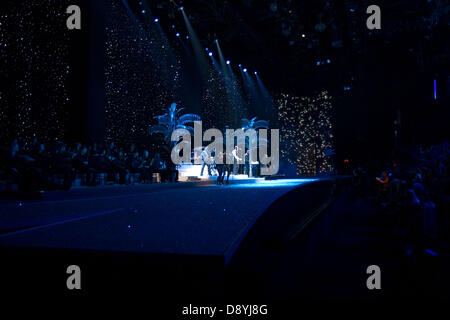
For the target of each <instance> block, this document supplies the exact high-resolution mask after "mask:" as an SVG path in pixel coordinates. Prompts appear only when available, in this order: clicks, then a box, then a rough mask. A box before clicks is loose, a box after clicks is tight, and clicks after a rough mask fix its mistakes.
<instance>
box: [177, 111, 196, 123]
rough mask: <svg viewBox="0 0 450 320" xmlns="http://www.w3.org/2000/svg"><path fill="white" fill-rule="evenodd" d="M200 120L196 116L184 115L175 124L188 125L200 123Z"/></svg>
mask: <svg viewBox="0 0 450 320" xmlns="http://www.w3.org/2000/svg"><path fill="white" fill-rule="evenodd" d="M201 119H202V118H201V117H200V116H198V115H196V114H192V113H188V114H184V115H182V116H181V117H179V118H178V121H177V123H178V124H180V125H184V124H186V123H190V122H194V121H201Z"/></svg>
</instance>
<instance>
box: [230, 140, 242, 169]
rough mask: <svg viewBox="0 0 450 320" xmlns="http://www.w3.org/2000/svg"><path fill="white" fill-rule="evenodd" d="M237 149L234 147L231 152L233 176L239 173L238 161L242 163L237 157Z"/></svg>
mask: <svg viewBox="0 0 450 320" xmlns="http://www.w3.org/2000/svg"><path fill="white" fill-rule="evenodd" d="M238 152H239V147H238V146H235V147H234V149H233V151H231V156H232V157H233V175H237V174H238V172H239V166H240V165H239V161H242V159H241V158H239V156H238Z"/></svg>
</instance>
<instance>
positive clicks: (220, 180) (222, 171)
mask: <svg viewBox="0 0 450 320" xmlns="http://www.w3.org/2000/svg"><path fill="white" fill-rule="evenodd" d="M220 156H221V157H222V163H216V170H217V173H218V176H217V184H218V185H223V179H224V177H225V153H223V152H222V153H221V154H220Z"/></svg>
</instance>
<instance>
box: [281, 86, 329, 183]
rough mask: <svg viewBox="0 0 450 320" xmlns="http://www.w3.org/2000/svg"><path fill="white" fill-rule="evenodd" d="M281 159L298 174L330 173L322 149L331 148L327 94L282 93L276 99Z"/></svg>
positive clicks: (324, 150) (327, 161) (327, 159)
mask: <svg viewBox="0 0 450 320" xmlns="http://www.w3.org/2000/svg"><path fill="white" fill-rule="evenodd" d="M278 106H279V122H280V132H281V137H280V140H281V156H282V158H283V159H285V160H286V161H287V162H288V163H291V164H295V165H296V167H297V173H298V174H306V175H309V174H311V175H312V174H319V173H326V172H330V171H333V169H334V168H333V161H332V159H331V158H330V157H329V156H327V155H326V150H330V149H332V148H333V139H334V137H333V125H332V98H331V96H330V95H329V94H328V92H327V91H322V92H320V93H319V94H317V95H316V96H313V97H297V96H293V95H289V94H282V95H281V97H280V98H279V99H278Z"/></svg>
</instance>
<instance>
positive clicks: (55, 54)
mask: <svg viewBox="0 0 450 320" xmlns="http://www.w3.org/2000/svg"><path fill="white" fill-rule="evenodd" d="M68 4H69V3H68V1H52V0H42V1H32V0H28V1H16V2H13V1H5V3H2V9H4V10H2V12H1V13H0V74H1V75H2V78H3V83H2V86H1V87H0V106H1V107H0V122H1V123H2V124H3V125H2V130H1V131H0V141H1V143H10V141H11V140H12V139H13V138H15V137H19V138H21V139H23V140H24V141H30V140H32V139H33V138H34V137H38V138H39V139H40V140H41V141H49V140H52V141H55V140H61V139H63V138H64V135H65V132H66V120H67V110H68V104H69V103H70V102H69V94H68V89H67V83H68V77H69V72H71V70H70V66H69V49H68V47H69V34H68V31H67V28H66V26H65V22H66V15H65V11H66V7H67V5H68Z"/></svg>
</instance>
